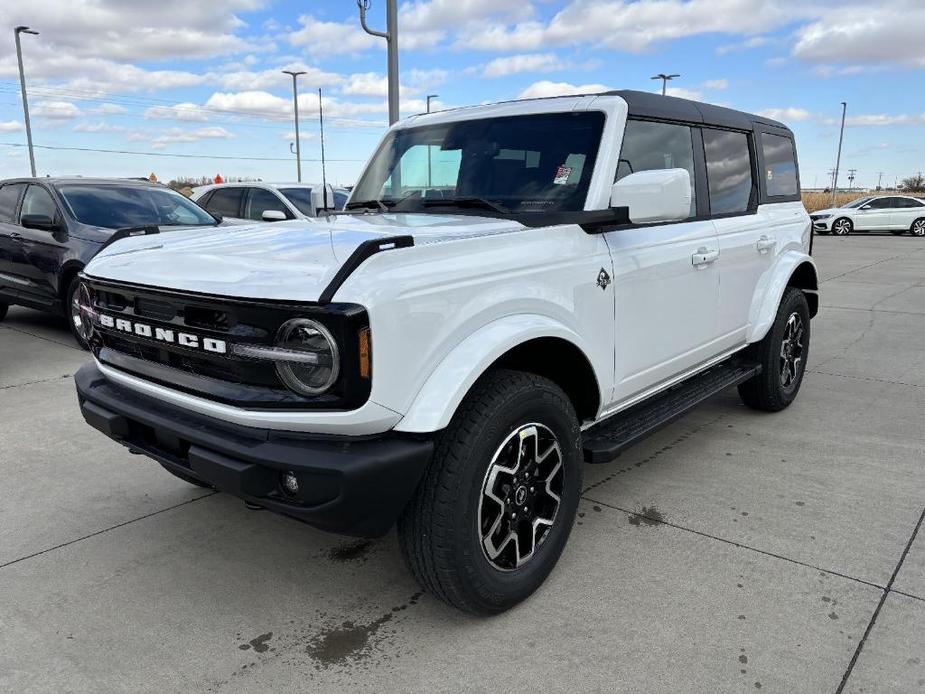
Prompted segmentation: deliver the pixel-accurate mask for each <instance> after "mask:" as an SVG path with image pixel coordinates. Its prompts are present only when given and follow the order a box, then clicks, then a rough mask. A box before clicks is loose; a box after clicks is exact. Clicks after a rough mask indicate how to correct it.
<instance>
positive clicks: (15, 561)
mask: <svg viewBox="0 0 925 694" xmlns="http://www.w3.org/2000/svg"><path fill="white" fill-rule="evenodd" d="M216 494H218V492H215V491H212V492H208V493H206V494H203V495H202V496H197V497H196V498H194V499H187V500H186V501H182V502H180V503H179V504H174V505H173V506H168V507H166V508H162V509H158V510H157V511H152V512H151V513H146V514H145V515H143V516H138V518H132V519H131V520H127V521H123V522H122V523H117V524H116V525H113V526H110V527H108V528H103V529H102V530H97V531H96V532H92V533H90V534H89V535H84V536H83V537H78V538H75V539H73V540H68V541H67V542H62V543H61V544H59V545H55V546H54V547H48V548H46V549H43V550H39V551H38V552H33V553H32V554H27V555H26V556H24V557H18V558H16V559H12V560H10V561H8V562H6V563H3V564H0V569H5V568H7V567H8V566H12V565H13V564H18V563H19V562H22V561H26V560H27V559H33V558H35V557H40V556H42V555H43V554H48V553H49V552H54V551H55V550H58V549H62V548H64V547H69V546H70V545H74V544H77V543H78V542H83V541H84V540H89V539H90V538H93V537H96V536H97V535H103V534H104V533H108V532H109V531H110V530H117V529H119V528H124V527H125V526H126V525H131V524H132V523H137V522H138V521H141V520H145V519H146V518H151V517H152V516H157V515H160V514H161V513H166V512H167V511H172V510H174V509H175V508H180V507H181V506H187V505H188V504H192V503H195V502H197V501H200V500H201V499H206V498H208V497H210V496H215V495H216Z"/></svg>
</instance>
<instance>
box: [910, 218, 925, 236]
mask: <svg viewBox="0 0 925 694" xmlns="http://www.w3.org/2000/svg"><path fill="white" fill-rule="evenodd" d="M909 232H910V233H911V234H912V235H913V236H918V237H920V238H921V237H922V236H925V217H921V218H919V219H916V220H915V221H914V222H912V226H911V227H909Z"/></svg>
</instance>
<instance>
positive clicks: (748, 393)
mask: <svg viewBox="0 0 925 694" xmlns="http://www.w3.org/2000/svg"><path fill="white" fill-rule="evenodd" d="M793 315H796V316H798V317H799V320H800V321H801V323H802V326H803V330H804V332H803V338H802V351H801V362H800V366H799V370H798V372H797V373H796V374H795V375H794V378H793V382H792V383H791V384H790V385H789V386H786V387H785V386H784V385H783V383H782V377H781V374H782V359H783V357H782V356H781V352H782V344H783V342H784V335H785V332H786V331H787V325H788V321H790V318H791V316H793ZM809 337H810V326H809V304H808V303H807V301H806V295H805V294H804V293H803V292H802V291H800V290H799V289H797V288H795V287H787V289H786V290H785V291H784V296H783V297H782V298H781V301H780V306H779V307H778V309H777V317H776V318H775V319H774V324H773V325H772V326H771V329H770V330H769V331H768V334H767V335H765V337H764V339H763V340H761V342H757V343H755V344H754V345H752V346H751V347H750V348H749V350H750V351H751V354H752V356H753V357H754V358H755V359H756V360H757V361H758V363H759V364H761V373H760V374H758V375H757V376H754V377H753V378H751V379H749V380H748V381H746V382H745V383H743V384H741V385H740V386H739V396H740V397H741V398H742V402H744V403H745V404H746V405H748V406H749V407H751V408H753V409H756V410H764V411H765V412H779V411H780V410H782V409H784V408H785V407H787V406H788V405H789V404H790V403H791V402H793V401H794V399H795V398H796V396H797V393H798V392H799V391H800V385H801V384H802V382H803V375H804V374H805V373H806V360H807V359H808V357H809Z"/></svg>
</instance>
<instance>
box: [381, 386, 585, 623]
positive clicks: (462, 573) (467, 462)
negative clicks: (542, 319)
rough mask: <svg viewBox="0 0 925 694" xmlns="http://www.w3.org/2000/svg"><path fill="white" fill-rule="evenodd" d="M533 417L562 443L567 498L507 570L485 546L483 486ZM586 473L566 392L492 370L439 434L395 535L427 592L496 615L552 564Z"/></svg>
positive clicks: (568, 528)
mask: <svg viewBox="0 0 925 694" xmlns="http://www.w3.org/2000/svg"><path fill="white" fill-rule="evenodd" d="M531 423H532V424H540V425H542V426H544V427H546V428H548V430H549V431H550V432H552V434H554V436H555V437H556V439H557V441H558V444H559V449H560V451H561V461H562V474H563V477H562V479H561V495H560V497H561V498H560V502H559V505H558V509H557V511H556V513H555V517H554V519H553V524H552V526H551V527H550V528H549V529H548V531H546V535H545V537H544V539H543V540H542V541H541V542H540V543H538V544H537V545H536V546H535V552H534V554H533V555H532V557H530V558H529V559H527V560H526V561H525V562H524V563H523V564H522V565H520V566H517V567H515V568H513V569H510V570H502V569H501V568H498V567H497V566H496V565H495V564H493V563H492V561H491V560H489V558H488V553H487V551H486V550H484V549H483V537H482V528H481V526H480V513H481V505H480V501H481V499H482V495H483V493H484V488H483V485H484V484H485V480H486V476H487V473H488V471H489V468H490V467H491V463H492V460H493V458H494V457H495V456H496V454H497V453H498V452H499V451H500V450H501V449H500V448H499V447H500V446H501V445H502V443H503V442H505V441H506V440H507V439H508V437H510V436H511V435H512V434H513V433H514V432H517V431H518V429H519V428H521V427H523V426H524V425H526V424H531ZM581 478H582V456H581V430H580V427H579V423H578V418H577V416H576V414H575V410H574V408H573V407H572V404H571V402H570V401H569V399H568V397H567V396H566V395H565V393H564V392H563V391H562V389H561V388H559V387H558V386H557V385H556V384H555V383H553V382H552V381H549V380H547V379H545V378H542V377H540V376H536V375H534V374H529V373H524V372H520V371H512V370H507V369H496V370H492V371H490V372H488V373H487V374H486V375H484V376H483V377H482V378H481V379H479V381H477V382H476V384H475V385H474V386H473V387H472V390H471V391H470V392H469V394H468V395H467V396H466V398H465V399H464V400H463V402H462V403H461V404H460V406H459V409H458V410H457V411H456V414H455V415H454V417H453V419H452V421H451V422H450V424H449V426H448V427H447V428H446V429H445V430H444V431H443V432H442V433H441V434H440V437H439V439H438V441H437V444H436V447H435V451H434V457H433V459H432V460H431V462H430V464H429V466H428V468H427V470H426V471H425V473H424V477H423V479H422V480H421V483H420V484H419V486H418V489H417V491H416V492H415V494H414V497H413V498H412V500H411V501H410V502H409V504H408V506H407V507H406V509H405V511H404V512H403V514H402V516H401V518H399V521H398V539H399V542H400V545H401V550H402V555H403V556H404V558H405V561H406V562H407V565H408V568H409V569H410V570H411V573H412V574H413V575H414V577H415V578H416V579H417V580H418V582H419V583H420V584H421V586H422V587H423V588H424V589H425V590H426V591H427V592H428V593H430V594H431V595H433V596H434V597H436V598H439V599H440V600H442V601H444V602H446V603H448V604H450V605H452V606H454V607H457V608H459V609H461V610H464V611H466V612H470V613H473V614H483V615H487V614H497V613H499V612H503V611H504V610H507V609H509V608H511V607H513V606H514V605H516V604H517V603H519V602H521V601H522V600H524V599H525V598H527V597H528V596H529V595H530V594H532V593H533V592H534V591H535V590H536V589H537V588H538V587H539V586H540V585H541V584H542V583H543V581H544V580H545V579H546V577H547V576H548V575H549V573H550V572H551V571H552V569H553V567H554V566H555V565H556V562H557V561H558V559H559V556H560V554H561V553H562V549H563V548H564V547H565V543H566V541H567V540H568V537H569V533H570V532H571V529H572V524H573V522H574V520H575V513H576V511H577V507H578V499H579V497H580V495H581ZM531 491H532V490H531ZM500 515H501V516H502V517H503V516H504V514H503V513H502V514H500ZM528 527H529V526H528ZM516 551H517V552H520V549H519V548H518V549H517V550H516Z"/></svg>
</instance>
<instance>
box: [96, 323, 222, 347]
mask: <svg viewBox="0 0 925 694" xmlns="http://www.w3.org/2000/svg"><path fill="white" fill-rule="evenodd" d="M100 325H102V326H103V327H104V328H111V329H113V330H118V331H119V332H123V333H129V334H131V335H137V336H139V337H146V338H148V339H152V340H157V341H158V342H167V343H169V344H175V345H180V346H181V347H189V348H190V349H202V350H204V351H206V352H214V353H216V354H226V353H227V352H228V345H227V344H226V343H225V341H224V340H216V339H215V338H211V337H201V336H199V335H194V334H193V333H181V332H177V331H174V330H171V329H169V328H157V327H155V326H153V325H148V324H146V323H136V322H133V321H129V320H126V319H124V318H113V317H112V316H107V315H106V314H105V313H101V314H100Z"/></svg>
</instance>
